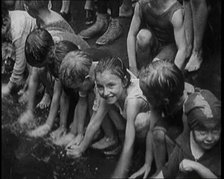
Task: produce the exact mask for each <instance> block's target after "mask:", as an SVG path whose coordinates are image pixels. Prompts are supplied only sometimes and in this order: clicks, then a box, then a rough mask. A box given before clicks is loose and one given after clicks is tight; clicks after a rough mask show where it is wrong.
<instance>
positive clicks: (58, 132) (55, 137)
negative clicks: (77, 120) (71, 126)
mask: <svg viewBox="0 0 224 179" xmlns="http://www.w3.org/2000/svg"><path fill="white" fill-rule="evenodd" d="M65 133H66V128H65V127H61V126H60V127H59V128H58V129H57V130H55V131H53V132H52V133H51V134H50V136H51V138H52V140H55V141H56V140H58V139H59V138H60V137H62V136H64V135H65Z"/></svg>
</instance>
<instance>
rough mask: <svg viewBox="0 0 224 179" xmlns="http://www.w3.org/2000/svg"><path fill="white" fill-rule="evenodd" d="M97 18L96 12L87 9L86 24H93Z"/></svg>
mask: <svg viewBox="0 0 224 179" xmlns="http://www.w3.org/2000/svg"><path fill="white" fill-rule="evenodd" d="M95 20H96V14H95V13H94V11H93V10H86V20H85V21H86V22H85V23H86V25H91V24H93V23H94V22H95Z"/></svg>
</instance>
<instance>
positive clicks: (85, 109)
mask: <svg viewBox="0 0 224 179" xmlns="http://www.w3.org/2000/svg"><path fill="white" fill-rule="evenodd" d="M102 52H103V53H102ZM102 52H100V51H98V50H96V49H90V50H87V52H82V51H79V52H71V53H69V54H68V55H66V57H65V59H64V60H63V62H62V64H61V67H60V78H61V80H62V82H63V84H64V85H65V86H66V87H69V88H72V89H73V90H76V91H77V90H78V91H79V101H78V104H77V106H76V109H75V113H74V119H73V123H72V124H71V126H70V131H69V133H68V134H67V135H65V136H63V137H62V138H61V139H59V140H58V141H56V142H55V143H56V144H58V145H68V146H72V145H74V144H76V145H79V143H80V142H81V140H82V139H83V133H84V123H85V121H86V120H87V118H88V114H89V116H91V114H92V110H91V108H92V106H93V99H94V98H93V97H94V96H95V94H94V93H95V92H94V86H95V84H94V69H95V67H96V64H97V62H96V61H93V59H95V60H99V59H101V58H102V56H103V55H104V56H111V55H110V54H109V53H107V52H106V51H102ZM97 53H98V54H97ZM108 123H109V121H108V122H106V124H105V125H106V126H107V127H104V126H103V129H104V133H105V136H104V138H103V139H105V138H106V139H108V140H106V141H104V142H103V141H102V142H101V145H97V146H99V147H100V148H101V149H103V148H108V147H110V146H112V145H115V144H117V139H116V135H115V133H114V132H113V128H112V127H111V126H110V125H108Z"/></svg>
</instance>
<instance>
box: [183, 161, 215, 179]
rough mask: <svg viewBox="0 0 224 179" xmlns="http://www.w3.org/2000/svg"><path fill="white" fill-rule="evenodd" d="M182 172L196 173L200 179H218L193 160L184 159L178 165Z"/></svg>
mask: <svg viewBox="0 0 224 179" xmlns="http://www.w3.org/2000/svg"><path fill="white" fill-rule="evenodd" d="M179 169H180V171H182V172H189V171H193V170H194V171H196V172H197V173H198V174H199V175H200V176H201V177H202V178H218V177H217V176H216V175H215V174H214V173H213V172H212V171H211V170H209V169H208V168H207V167H205V166H204V165H202V164H200V163H199V162H195V161H193V160H188V159H184V160H182V162H181V163H180V165H179Z"/></svg>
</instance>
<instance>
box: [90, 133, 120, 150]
mask: <svg viewBox="0 0 224 179" xmlns="http://www.w3.org/2000/svg"><path fill="white" fill-rule="evenodd" d="M117 143H118V141H117V140H115V139H114V138H109V137H105V136H104V137H103V138H101V139H100V140H99V141H97V142H95V143H94V144H92V148H93V149H98V150H104V149H107V148H110V147H112V146H114V145H116V144H117Z"/></svg>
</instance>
